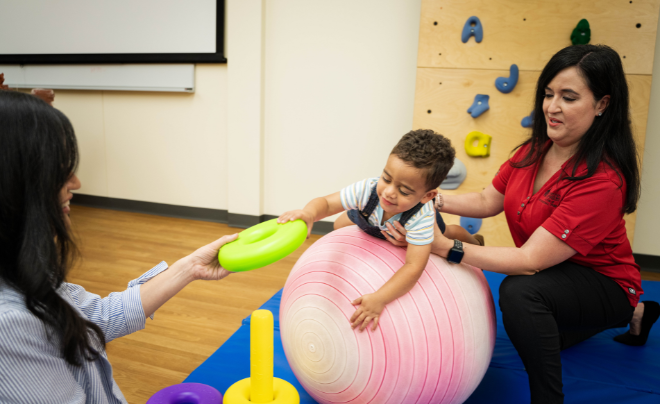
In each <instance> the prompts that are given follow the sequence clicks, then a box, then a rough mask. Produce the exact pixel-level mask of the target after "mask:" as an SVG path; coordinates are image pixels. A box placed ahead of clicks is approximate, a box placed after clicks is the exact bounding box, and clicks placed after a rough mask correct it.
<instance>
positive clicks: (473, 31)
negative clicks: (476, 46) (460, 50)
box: [461, 16, 484, 43]
mask: <svg viewBox="0 0 660 404" xmlns="http://www.w3.org/2000/svg"><path fill="white" fill-rule="evenodd" d="M471 36H474V40H475V41H477V43H479V42H481V40H482V39H484V27H483V26H482V25H481V21H479V18H477V17H475V16H472V17H470V18H468V19H467V21H465V25H464V26H463V33H462V34H461V40H462V41H463V43H467V41H468V40H469V39H470V37H471Z"/></svg>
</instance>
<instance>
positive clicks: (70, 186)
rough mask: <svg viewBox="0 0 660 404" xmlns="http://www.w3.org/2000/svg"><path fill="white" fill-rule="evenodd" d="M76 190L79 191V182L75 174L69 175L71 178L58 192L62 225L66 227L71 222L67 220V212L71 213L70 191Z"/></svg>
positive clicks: (71, 195) (71, 196)
mask: <svg viewBox="0 0 660 404" xmlns="http://www.w3.org/2000/svg"><path fill="white" fill-rule="evenodd" d="M76 189H80V180H79V179H78V177H77V176H76V174H71V177H69V179H68V180H67V181H66V183H65V184H64V186H63V187H62V190H61V191H60V205H61V206H62V215H63V216H64V223H66V225H67V227H70V226H71V220H70V219H69V212H71V207H70V206H69V203H70V202H71V198H73V194H72V193H71V191H75V190H76Z"/></svg>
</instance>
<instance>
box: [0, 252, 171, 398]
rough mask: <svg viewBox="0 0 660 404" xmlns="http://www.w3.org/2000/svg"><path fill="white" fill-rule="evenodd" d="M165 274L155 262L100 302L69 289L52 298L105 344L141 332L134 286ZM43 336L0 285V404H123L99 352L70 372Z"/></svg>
mask: <svg viewBox="0 0 660 404" xmlns="http://www.w3.org/2000/svg"><path fill="white" fill-rule="evenodd" d="M166 269H167V264H166V263H165V262H161V263H160V264H158V265H156V266H155V267H154V268H152V269H151V270H149V271H148V272H147V273H145V274H143V275H142V276H140V277H139V278H137V279H134V280H132V281H130V282H129V283H128V289H126V290H125V291H124V292H118V293H111V294H110V295H109V296H108V297H106V298H104V299H101V297H99V296H98V295H95V294H93V293H89V292H87V291H85V289H83V288H82V287H81V286H78V285H74V284H71V283H63V284H62V286H61V287H60V288H59V289H58V291H57V293H58V294H59V295H60V296H62V298H63V299H64V300H65V301H67V302H68V303H69V304H70V305H71V306H73V307H74V308H75V309H76V310H78V312H79V313H80V314H81V315H82V316H83V317H84V318H87V319H89V320H90V321H92V322H93V323H94V324H96V325H98V326H99V327H100V328H101V330H102V331H103V334H104V335H105V339H106V341H107V342H110V341H112V340H113V339H115V338H119V337H123V336H124V335H128V334H130V333H132V332H135V331H138V330H141V329H143V328H144V326H145V322H146V318H145V315H144V309H143V308H142V300H141V299H140V285H141V284H143V283H145V282H147V281H148V280H150V279H151V278H153V277H154V276H156V275H158V274H159V273H161V272H163V271H164V270H166ZM151 318H152V319H153V315H152V316H151ZM48 334H49V333H48V331H47V330H46V328H45V327H44V324H43V323H42V322H41V320H39V319H38V318H37V317H36V316H35V315H34V314H32V312H30V311H29V310H28V309H27V307H26V306H25V298H24V296H23V295H22V294H21V293H19V292H17V291H16V290H15V289H13V288H11V287H10V286H8V285H7V284H5V283H4V282H2V281H0V403H53V404H55V403H57V404H63V403H126V399H125V398H124V395H123V394H122V392H121V391H120V390H119V387H118V386H117V383H115V381H114V379H113V377H112V366H110V362H108V357H107V356H106V354H105V352H104V351H101V355H100V356H99V358H98V359H96V360H94V361H91V362H90V361H83V365H82V366H81V367H76V366H73V365H70V364H69V363H67V362H66V361H65V360H64V358H63V357H62V355H61V353H60V349H59V344H58V341H57V337H55V336H53V337H52V338H50V339H49V337H48Z"/></svg>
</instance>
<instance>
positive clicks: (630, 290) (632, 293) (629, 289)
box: [628, 288, 637, 295]
mask: <svg viewBox="0 0 660 404" xmlns="http://www.w3.org/2000/svg"><path fill="white" fill-rule="evenodd" d="M628 292H630V294H631V295H636V294H637V292H635V289H633V288H628Z"/></svg>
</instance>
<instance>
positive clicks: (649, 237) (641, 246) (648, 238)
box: [633, 29, 660, 256]
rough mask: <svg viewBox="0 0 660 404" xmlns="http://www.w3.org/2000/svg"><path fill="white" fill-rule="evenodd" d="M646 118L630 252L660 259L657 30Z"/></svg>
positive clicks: (659, 64)
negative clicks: (640, 186)
mask: <svg viewBox="0 0 660 404" xmlns="http://www.w3.org/2000/svg"><path fill="white" fill-rule="evenodd" d="M648 116H649V118H648V122H647V126H646V141H645V143H644V156H643V162H642V197H641V199H640V202H639V205H638V210H637V221H636V223H635V238H634V241H633V251H634V252H636V253H638V254H648V255H657V256H660V238H659V236H658V231H659V230H660V29H659V30H658V32H657V37H656V40H655V60H654V61H653V83H652V84H651V101H650V103H649V115H648Z"/></svg>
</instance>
